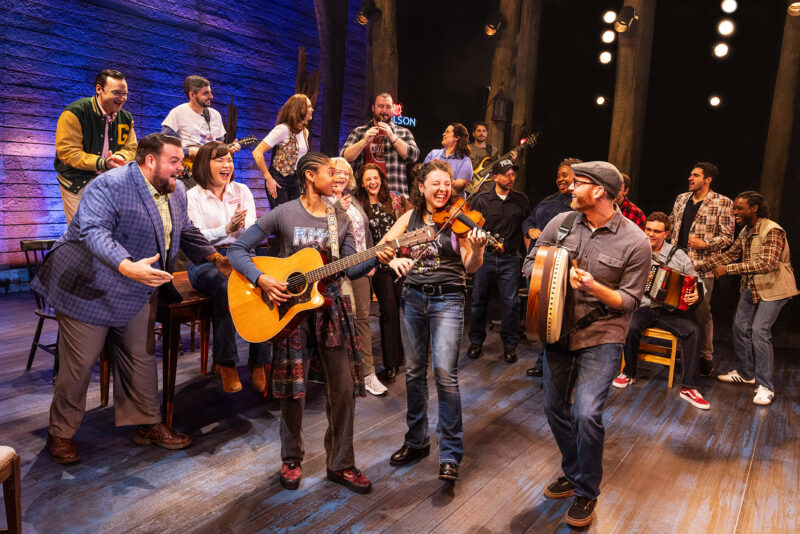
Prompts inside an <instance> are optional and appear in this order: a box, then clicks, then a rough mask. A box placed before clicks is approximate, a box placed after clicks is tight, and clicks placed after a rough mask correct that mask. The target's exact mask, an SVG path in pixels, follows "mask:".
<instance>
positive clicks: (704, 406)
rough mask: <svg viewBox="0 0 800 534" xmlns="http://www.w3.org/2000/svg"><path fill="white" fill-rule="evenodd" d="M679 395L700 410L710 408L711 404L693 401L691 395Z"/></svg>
mask: <svg viewBox="0 0 800 534" xmlns="http://www.w3.org/2000/svg"><path fill="white" fill-rule="evenodd" d="M680 397H681V398H682V399H683V400H685V401H687V402H688V403H689V404H691V405H692V406H694V407H695V408H699V409H701V410H710V409H711V405H710V404H699V403H697V402H695V400H694V399H692V398H691V397H689V396H687V395H684V394H683V393H681V394H680Z"/></svg>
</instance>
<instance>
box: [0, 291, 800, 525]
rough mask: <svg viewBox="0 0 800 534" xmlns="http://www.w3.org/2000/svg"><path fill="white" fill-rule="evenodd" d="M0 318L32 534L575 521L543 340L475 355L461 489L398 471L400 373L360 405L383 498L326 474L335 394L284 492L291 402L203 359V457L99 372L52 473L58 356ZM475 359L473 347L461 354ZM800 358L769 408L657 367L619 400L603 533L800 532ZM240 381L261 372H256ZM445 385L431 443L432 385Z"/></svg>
mask: <svg viewBox="0 0 800 534" xmlns="http://www.w3.org/2000/svg"><path fill="white" fill-rule="evenodd" d="M0 312H2V317H3V321H2V324H0V346H2V349H0V361H2V365H0V444H3V445H11V446H13V447H14V448H15V449H17V451H18V452H19V453H20V454H21V456H22V470H23V472H22V486H23V488H22V489H23V495H22V504H23V531H24V532H28V533H35V532H41V533H44V532H48V533H50V532H70V533H72V532H92V533H96V532H301V533H308V532H340V531H348V532H413V533H422V532H442V533H460V532H474V533H490V532H496V533H501V532H568V531H569V530H570V529H569V527H568V526H567V525H566V524H565V523H564V522H563V515H564V513H565V512H566V510H567V508H568V506H569V500H561V501H551V500H548V499H545V498H544V497H543V496H542V489H543V488H544V486H545V485H547V484H548V483H549V482H551V481H552V480H553V479H554V478H555V477H557V476H559V475H560V474H561V472H560V468H559V464H560V456H559V454H558V450H557V448H556V445H555V442H554V441H553V438H552V435H551V434H550V431H549V428H548V426H547V422H546V420H545V417H544V414H543V411H542V399H543V393H542V390H541V388H540V381H541V379H538V378H537V379H531V378H528V377H526V376H525V369H526V368H527V367H530V366H531V365H532V364H533V361H534V358H535V354H536V348H537V347H535V346H533V345H531V344H523V345H521V346H520V351H519V352H520V356H521V357H520V360H519V361H518V362H517V363H515V364H513V365H508V364H506V363H504V362H503V361H502V360H501V345H500V342H499V337H498V334H497V333H496V332H491V333H490V334H489V338H488V340H487V344H486V345H485V349H486V350H485V353H484V356H482V357H481V358H480V359H478V360H475V361H473V360H470V359H469V358H467V357H466V356H462V358H461V361H460V364H461V369H460V383H461V395H462V402H463V407H464V429H465V442H466V443H465V445H466V452H465V456H464V461H463V463H462V466H461V480H460V481H459V482H458V483H457V484H456V485H455V487H453V488H450V487H449V486H447V485H446V484H444V483H442V482H440V481H439V480H438V479H437V473H438V465H437V460H436V454H435V453H432V454H431V455H430V456H429V457H428V458H426V459H424V460H423V461H422V462H420V463H418V464H416V465H412V466H407V467H403V468H399V469H396V468H394V467H391V466H390V465H389V462H388V458H389V455H390V454H391V453H392V452H393V451H394V450H395V449H396V448H398V447H399V446H400V445H401V444H402V441H403V435H404V432H405V385H404V381H403V380H402V379H400V380H398V381H396V382H395V383H393V384H391V385H390V386H389V394H388V395H387V396H386V397H383V398H377V397H371V396H370V397H367V398H364V399H359V400H358V401H357V409H356V431H357V435H356V458H357V462H358V467H360V468H362V469H363V470H364V472H365V473H366V474H367V475H368V476H369V477H370V478H371V480H372V481H373V485H374V488H373V491H372V493H371V494H369V495H356V494H354V493H351V492H349V491H348V490H346V489H344V488H342V487H341V486H338V485H336V484H333V483H331V482H328V481H327V480H325V463H324V452H323V436H324V432H325V427H326V423H325V406H324V398H322V397H321V396H320V395H316V396H315V397H314V398H312V399H311V400H310V401H309V403H308V406H307V410H306V418H305V427H304V428H305V434H306V440H307V457H306V460H305V462H304V464H303V474H304V477H303V481H302V484H301V487H300V489H299V490H297V491H286V490H283V489H282V488H281V487H280V485H279V484H278V480H277V471H278V469H279V466H280V442H279V439H278V426H279V411H278V409H277V404H276V403H275V402H269V403H264V402H263V401H262V400H261V399H260V398H259V396H258V395H257V394H256V393H255V392H253V391H252V390H250V389H249V388H248V386H247V384H245V388H244V390H243V391H242V392H240V393H238V394H235V395H226V394H224V393H223V392H222V389H221V385H220V382H219V379H218V378H217V377H214V376H207V377H201V376H200V374H199V354H198V353H197V352H194V353H187V354H184V355H183V356H181V357H180V359H179V363H178V388H177V395H176V413H175V421H176V427H177V428H179V429H181V430H184V431H187V432H189V433H190V434H191V435H192V437H193V439H194V444H193V445H192V446H191V447H190V448H189V449H186V450H183V451H175V452H172V451H167V450H164V449H159V448H156V447H140V446H137V445H135V444H134V443H133V441H132V439H131V438H132V433H133V429H131V428H115V427H114V420H113V411H112V410H113V408H111V407H109V408H106V409H101V408H99V397H100V393H99V389H100V387H99V382H98V376H97V373H96V372H95V375H94V376H93V378H92V383H91V385H90V388H89V396H88V404H87V406H88V408H89V410H88V411H87V414H86V417H85V419H84V422H83V426H82V427H81V429H80V430H79V432H78V434H77V436H76V441H77V443H78V446H79V448H80V452H81V455H82V460H81V462H80V463H79V464H76V465H72V466H60V465H57V464H55V463H53V462H52V461H51V460H50V459H49V457H48V454H47V452H46V450H45V449H44V445H45V440H46V438H47V423H48V409H49V403H50V399H51V392H52V385H51V382H50V379H51V372H52V371H51V369H52V358H51V357H50V355H48V354H47V353H44V352H39V353H38V354H37V356H36V360H35V362H34V367H33V369H32V370H31V371H30V372H26V371H25V370H24V367H25V359H26V357H27V353H28V347H29V344H30V340H31V337H32V334H33V328H34V316H33V298H32V297H31V295H30V294H12V295H7V296H4V297H0ZM373 321H375V322H376V323H377V320H376V318H374V317H373ZM184 331H186V329H185V328H184ZM375 331H376V332H377V324H375ZM54 332H55V329H54V325H48V327H47V331H46V334H45V336H44V337H45V339H47V340H53V338H54ZM185 337H186V338H188V335H186V336H185ZM466 347H467V341H466V339H465V340H464V342H463V344H462V354H463V353H464V352H465V351H466ZM718 349H719V351H720V352H721V357H722V360H723V362H722V366H721V367H722V370H723V371H726V370H728V369H729V368H730V364H729V363H728V362H729V361H731V349H730V346H729V345H728V344H727V343H726V342H725V341H724V339H723V340H722V341H721V342H720V343H719V344H718ZM240 354H241V355H246V351H244V350H240ZM797 356H798V354H797V351H791V352H790V351H778V352H777V356H776V387H777V390H778V394H777V397H776V401H775V403H774V404H773V405H772V406H771V407H768V408H760V407H756V406H755V405H753V404H752V403H751V400H752V395H753V393H752V389H751V388H750V387H747V386H735V385H727V384H722V383H719V382H716V381H711V380H709V381H708V383H707V387H705V388H704V389H703V390H702V393H703V394H704V395H705V396H706V398H707V399H708V400H709V401H710V403H711V410H710V411H708V412H703V411H701V410H698V409H696V408H694V407H692V406H691V405H689V404H688V403H687V402H685V401H683V400H681V399H679V397H678V387H677V386H675V387H673V388H672V390H668V389H667V388H666V368H665V367H662V366H655V365H652V364H645V363H642V364H641V365H640V372H641V373H642V376H641V377H640V379H639V381H638V382H637V383H636V384H635V385H634V386H632V387H630V388H628V389H627V390H621V391H620V390H614V391H612V393H611V395H610V398H609V402H608V406H607V410H606V415H605V422H606V450H605V458H604V472H605V475H604V478H603V484H602V488H601V489H602V495H601V496H600V500H599V504H598V508H597V514H596V519H595V521H594V523H593V524H592V525H591V526H590V527H589V528H588V531H589V532H625V533H628V532H637V533H638V532H657V533H666V532H682V533H683V532H709V533H728V532H729V533H739V532H741V533H751V532H770V533H776V532H787V533H788V532H797V531H798V529H800V526H798V523H799V520H798V517H800V495H798V488H800V480H799V479H800V440H798V436H797V434H798V429H800V404H799V403H798V383H799V382H800V363H798V359H797ZM240 372H241V374H242V376H243V377H244V376H245V375H246V374H247V371H246V368H244V367H243V368H241V369H240ZM159 376H160V372H159ZM430 387H431V395H432V397H431V409H430V411H429V415H430V425H431V429H432V434H433V429H434V428H435V423H436V402H435V390H434V389H433V385H432V381H430ZM0 516H2V514H0ZM4 521H5V520H4V518H0V525H3V524H4Z"/></svg>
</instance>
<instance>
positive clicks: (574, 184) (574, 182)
mask: <svg viewBox="0 0 800 534" xmlns="http://www.w3.org/2000/svg"><path fill="white" fill-rule="evenodd" d="M582 185H597V184H596V183H594V182H584V181H583V180H572V188H573V189H578V188H579V187H580V186H582Z"/></svg>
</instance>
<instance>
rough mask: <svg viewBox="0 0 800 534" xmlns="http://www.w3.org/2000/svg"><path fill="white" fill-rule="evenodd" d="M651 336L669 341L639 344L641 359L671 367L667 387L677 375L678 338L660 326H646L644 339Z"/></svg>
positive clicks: (623, 364)
mask: <svg viewBox="0 0 800 534" xmlns="http://www.w3.org/2000/svg"><path fill="white" fill-rule="evenodd" d="M646 337H649V338H651V339H658V340H661V341H666V342H668V343H669V346H667V345H659V344H654V343H641V344H640V345H639V355H638V357H639V359H640V360H642V361H645V362H652V363H658V364H661V365H666V366H667V367H669V379H668V380H667V387H668V388H671V387H672V379H673V377H674V376H675V355H676V354H677V351H678V338H677V337H675V335H673V334H671V333H669V332H667V331H666V330H662V329H660V328H646V329H645V330H644V332H642V339H644V338H646ZM622 369H625V354H624V353H623V354H622Z"/></svg>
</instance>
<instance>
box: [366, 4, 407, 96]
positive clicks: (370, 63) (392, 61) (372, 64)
mask: <svg viewBox="0 0 800 534" xmlns="http://www.w3.org/2000/svg"><path fill="white" fill-rule="evenodd" d="M375 7H377V8H378V10H379V11H380V14H379V15H377V16H375V17H374V18H373V19H371V20H370V22H369V27H368V32H369V34H368V37H367V83H366V90H365V94H364V103H365V111H368V110H369V109H370V107H371V106H372V104H373V100H374V98H375V95H377V94H380V93H389V94H390V95H392V98H394V99H395V101H397V100H398V99H399V98H400V97H399V95H398V94H397V79H398V55H397V10H396V7H395V0H375Z"/></svg>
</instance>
